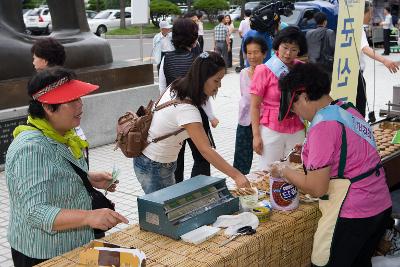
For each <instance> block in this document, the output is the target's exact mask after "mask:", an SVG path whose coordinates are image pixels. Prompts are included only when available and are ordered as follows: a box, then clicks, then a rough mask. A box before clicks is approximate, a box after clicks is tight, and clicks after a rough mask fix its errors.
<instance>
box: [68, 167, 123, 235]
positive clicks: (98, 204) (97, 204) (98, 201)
mask: <svg viewBox="0 0 400 267" xmlns="http://www.w3.org/2000/svg"><path fill="white" fill-rule="evenodd" d="M69 164H71V166H72V168H74V170H75V172H76V173H77V174H78V175H79V177H81V179H82V182H83V185H84V186H85V188H86V191H87V192H88V193H89V196H90V198H91V199H92V210H96V209H103V208H107V209H110V210H114V211H115V204H114V203H113V202H112V201H111V200H109V199H108V198H106V196H104V195H103V193H101V192H100V191H98V190H96V189H95V188H94V187H93V186H92V184H91V183H90V182H89V179H88V177H87V173H86V172H85V171H83V170H82V169H81V168H79V167H78V166H76V165H75V164H73V163H72V162H71V161H70V162H69ZM93 232H94V234H95V237H96V238H98V237H101V236H104V233H105V232H106V231H104V230H101V229H93Z"/></svg>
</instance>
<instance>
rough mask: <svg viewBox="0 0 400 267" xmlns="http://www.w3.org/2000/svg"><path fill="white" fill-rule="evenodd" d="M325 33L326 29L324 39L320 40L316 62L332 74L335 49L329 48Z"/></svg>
mask: <svg viewBox="0 0 400 267" xmlns="http://www.w3.org/2000/svg"><path fill="white" fill-rule="evenodd" d="M327 31H328V29H325V34H324V37H322V40H321V50H320V54H319V58H318V60H317V62H318V63H319V64H321V65H322V66H323V67H324V68H325V69H326V70H327V71H329V72H332V71H333V60H334V54H335V49H334V48H333V49H332V48H331V47H330V44H329V38H328V34H327Z"/></svg>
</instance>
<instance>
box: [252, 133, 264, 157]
mask: <svg viewBox="0 0 400 267" xmlns="http://www.w3.org/2000/svg"><path fill="white" fill-rule="evenodd" d="M253 150H254V151H255V152H256V153H257V154H258V155H262V153H263V142H262V139H261V137H259V136H254V137H253Z"/></svg>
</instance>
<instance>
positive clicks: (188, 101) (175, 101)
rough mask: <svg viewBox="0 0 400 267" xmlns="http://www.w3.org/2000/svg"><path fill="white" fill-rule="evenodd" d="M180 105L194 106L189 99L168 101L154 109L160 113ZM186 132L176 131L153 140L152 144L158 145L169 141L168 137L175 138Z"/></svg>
mask: <svg viewBox="0 0 400 267" xmlns="http://www.w3.org/2000/svg"><path fill="white" fill-rule="evenodd" d="M157 103H158V101H157ZM179 104H190V105H193V102H192V101H191V100H189V99H183V100H180V99H173V100H170V101H167V102H165V103H163V104H161V105H159V106H156V107H155V109H154V112H155V111H159V110H161V109H163V108H166V107H169V106H172V105H179ZM184 130H185V129H183V128H181V129H178V130H176V131H174V132H172V133H169V134H166V135H162V136H160V137H157V138H154V139H152V140H151V142H152V143H157V142H159V141H161V140H164V139H167V138H168V137H171V136H174V135H178V134H180V133H181V132H183V131H184Z"/></svg>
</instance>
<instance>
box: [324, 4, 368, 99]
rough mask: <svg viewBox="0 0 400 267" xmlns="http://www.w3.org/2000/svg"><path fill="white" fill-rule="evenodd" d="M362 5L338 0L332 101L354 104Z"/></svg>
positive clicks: (358, 64) (362, 13)
mask: <svg viewBox="0 0 400 267" xmlns="http://www.w3.org/2000/svg"><path fill="white" fill-rule="evenodd" d="M364 3H365V0H339V18H338V24H337V25H338V26H337V32H336V44H335V61H334V64H333V73H332V91H331V96H332V98H333V99H339V98H340V99H344V100H346V101H349V102H353V103H355V102H356V96H357V83H358V73H359V69H360V63H359V58H358V57H359V50H360V43H361V31H362V30H363V29H362V23H363V17H364Z"/></svg>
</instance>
